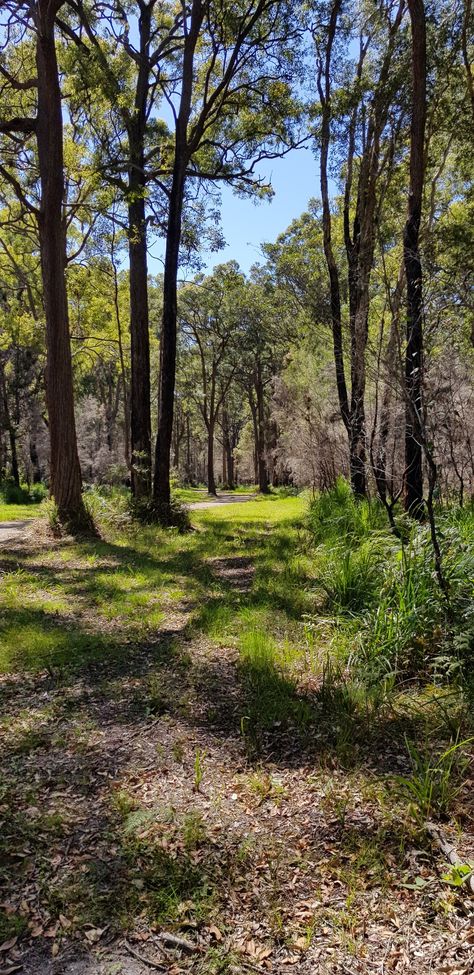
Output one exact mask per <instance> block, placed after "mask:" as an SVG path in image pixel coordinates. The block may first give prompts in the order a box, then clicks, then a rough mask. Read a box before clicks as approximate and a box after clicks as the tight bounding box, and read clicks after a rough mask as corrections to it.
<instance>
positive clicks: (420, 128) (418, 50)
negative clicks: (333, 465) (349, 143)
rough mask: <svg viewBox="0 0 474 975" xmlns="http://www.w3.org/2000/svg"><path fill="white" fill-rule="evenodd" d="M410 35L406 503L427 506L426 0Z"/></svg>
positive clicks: (413, 5) (414, 11)
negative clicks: (422, 240) (422, 250)
mask: <svg viewBox="0 0 474 975" xmlns="http://www.w3.org/2000/svg"><path fill="white" fill-rule="evenodd" d="M408 8H409V11H410V21H411V37H412V93H411V130H410V188H409V193H408V216H407V221H406V224H405V230H404V235H403V254H404V261H405V274H406V281H407V335H406V353H405V389H406V426H405V507H406V509H407V511H409V512H410V513H411V514H413V515H414V516H415V517H420V516H421V515H422V512H423V439H424V419H423V278H422V267H421V256H420V247H419V234H420V223H421V210H422V204H423V185H424V174H425V128H426V74H427V67H426V18H425V8H424V4H423V0H408Z"/></svg>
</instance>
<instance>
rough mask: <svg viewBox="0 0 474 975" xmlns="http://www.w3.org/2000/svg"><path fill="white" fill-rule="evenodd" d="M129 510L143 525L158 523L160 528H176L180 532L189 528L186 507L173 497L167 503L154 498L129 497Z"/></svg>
mask: <svg viewBox="0 0 474 975" xmlns="http://www.w3.org/2000/svg"><path fill="white" fill-rule="evenodd" d="M130 512H131V515H132V517H133V518H136V519H137V521H140V522H141V523H142V524H144V525H154V524H158V525H161V526H162V528H177V529H178V531H179V532H182V533H184V532H187V531H190V530H191V522H190V519H189V515H188V512H187V509H186V508H185V506H184V505H183V504H181V502H180V501H178V499H177V498H175V497H172V498H171V501H170V503H169V504H162V503H161V502H158V501H156V500H155V498H131V499H130Z"/></svg>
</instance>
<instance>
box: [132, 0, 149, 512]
mask: <svg viewBox="0 0 474 975" xmlns="http://www.w3.org/2000/svg"><path fill="white" fill-rule="evenodd" d="M151 14H152V4H140V18H139V36H140V65H139V71H138V78H137V85H136V91H135V106H134V112H133V115H132V116H131V118H130V119H129V122H128V126H127V128H128V143H129V171H128V201H129V202H128V249H129V260H130V342H131V345H130V353H131V381H130V424H131V427H130V440H131V480H132V493H133V495H134V497H136V498H144V497H149V495H150V494H151V402H150V335H149V308H148V259H147V233H146V212H145V196H146V174H145V132H146V126H147V103H148V91H149V76H150V33H151Z"/></svg>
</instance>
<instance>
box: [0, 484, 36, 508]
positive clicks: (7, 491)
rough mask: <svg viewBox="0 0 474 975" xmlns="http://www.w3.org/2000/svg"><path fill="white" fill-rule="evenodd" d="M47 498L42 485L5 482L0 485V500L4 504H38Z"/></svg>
mask: <svg viewBox="0 0 474 975" xmlns="http://www.w3.org/2000/svg"><path fill="white" fill-rule="evenodd" d="M47 496H48V489H47V487H46V486H45V485H44V484H31V485H29V484H21V485H20V487H18V485H17V484H15V483H14V481H11V480H6V481H2V482H1V483H0V500H1V501H3V503H4V504H39V503H40V502H41V501H43V500H44V499H45V498H47Z"/></svg>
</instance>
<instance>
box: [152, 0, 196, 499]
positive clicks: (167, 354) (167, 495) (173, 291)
mask: <svg viewBox="0 0 474 975" xmlns="http://www.w3.org/2000/svg"><path fill="white" fill-rule="evenodd" d="M203 19H204V4H203V3H202V2H201V0H192V7H191V15H190V18H189V24H188V30H187V34H186V40H185V46H184V52H183V72H182V87H181V99H180V106H179V112H178V116H177V119H176V129H175V153H174V166H173V177H172V182H171V191H170V198H169V210H168V225H167V231H166V251H165V269H164V280H163V319H162V327H161V343H160V390H159V409H158V433H157V437H156V461H155V478H154V483H153V493H154V497H155V500H156V501H157V502H158V503H159V504H160V505H163V506H165V507H169V504H170V500H171V490H170V451H171V437H172V432H173V409H174V389H175V381H176V334H177V314H178V308H177V305H178V302H177V290H178V288H177V279H178V266H179V247H180V243H181V225H182V215H183V200H184V189H185V182H186V167H187V164H188V161H189V158H188V156H189V145H188V123H189V118H190V115H191V104H192V95H193V84H194V52H195V50H196V44H197V42H198V38H199V34H200V30H201V25H202V22H203Z"/></svg>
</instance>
